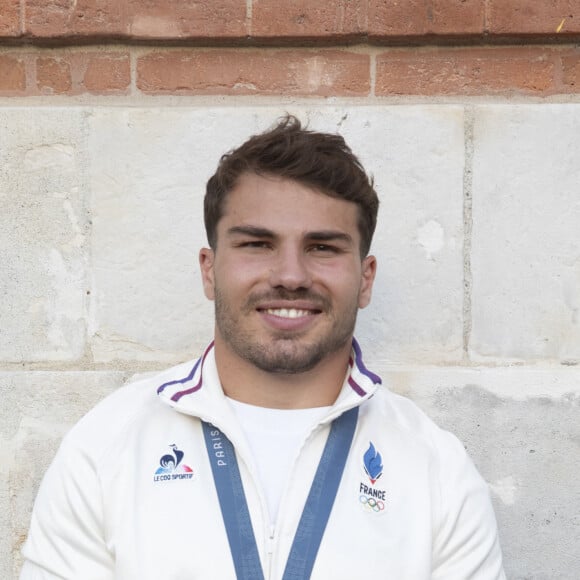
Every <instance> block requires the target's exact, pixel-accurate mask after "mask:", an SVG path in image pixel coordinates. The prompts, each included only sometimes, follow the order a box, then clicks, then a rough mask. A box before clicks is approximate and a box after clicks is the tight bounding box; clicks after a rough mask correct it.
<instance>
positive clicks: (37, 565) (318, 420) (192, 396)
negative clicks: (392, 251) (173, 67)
mask: <svg viewBox="0 0 580 580" xmlns="http://www.w3.org/2000/svg"><path fill="white" fill-rule="evenodd" d="M377 210H378V198H377V194H376V192H375V190H374V188H373V185H372V182H371V181H370V180H369V178H368V177H367V175H366V173H365V171H364V169H363V168H362V166H361V165H360V163H359V161H358V160H357V158H356V157H355V156H354V155H353V153H352V152H351V150H350V149H349V148H348V146H347V145H346V144H345V142H344V140H343V139H342V137H340V136H338V135H330V134H325V133H317V132H314V131H309V130H307V129H304V128H303V127H302V126H301V124H300V123H299V121H298V120H297V119H295V118H294V117H286V118H284V119H282V120H281V121H280V122H279V123H278V124H277V125H276V126H275V127H273V128H272V129H271V130H269V131H267V132H266V133H263V134H260V135H257V136H254V137H252V138H250V139H249V140H248V141H247V142H246V143H244V144H243V145H241V146H240V147H239V148H237V149H235V150H233V151H231V152H230V153H228V154H226V155H224V156H223V157H222V159H221V160H220V163H219V166H218V169H217V171H216V173H215V175H214V176H213V177H212V178H211V179H210V180H209V182H208V184H207V191H206V197H205V226H206V231H207V236H208V241H209V247H208V248H203V249H202V250H201V251H200V266H201V272H202V279H203V286H204V291H205V294H206V296H207V297H208V298H209V299H210V300H213V301H214V303H215V321H216V324H215V338H214V341H213V342H212V343H211V344H210V345H209V346H208V348H207V349H206V351H205V353H204V354H203V356H202V357H200V358H199V359H198V360H195V361H192V362H188V363H185V364H183V365H180V366H178V367H176V368H173V369H170V370H168V371H166V372H165V373H163V374H161V375H159V376H156V377H154V378H148V379H146V380H144V381H141V382H138V383H133V384H131V385H128V386H127V387H125V388H123V389H120V390H119V391H118V392H117V393H115V394H114V395H112V396H111V397H109V398H108V399H106V400H105V401H103V402H102V403H101V404H100V405H99V406H98V407H97V408H95V409H94V410H93V411H91V412H90V413H89V414H88V415H87V416H86V417H84V419H82V420H81V421H80V422H79V424H78V425H77V426H76V427H75V428H74V429H73V430H72V431H71V432H70V433H69V434H68V435H67V436H66V438H65V440H64V441H63V444H62V446H61V449H60V450H59V453H58V454H57V457H56V459H55V461H54V463H53V465H52V466H51V468H50V469H49V471H48V472H47V474H46V476H45V479H44V481H43V484H42V486H41V489H40V492H39V496H38V499H37V502H36V505H35V509H34V513H33V517H32V523H31V531H30V535H29V538H28V540H27V543H26V545H25V548H24V556H25V564H24V567H23V570H22V576H21V578H23V579H26V580H28V579H54V578H66V579H69V578H70V579H75V580H76V579H83V580H85V579H91V578H95V579H97V578H98V579H113V578H116V579H136V578H139V579H140V580H147V579H154V578H155V579H159V578H162V579H164V580H170V579H178V578H179V579H182V578H188V579H193V578H203V579H214V578H215V579H220V580H227V579H230V578H231V579H233V578H238V579H247V580H260V579H293V580H298V579H307V578H313V579H318V580H328V579H330V578H332V579H333V580H340V579H349V580H352V578H359V577H360V578H363V577H364V578H371V577H372V578H385V579H387V578H391V579H396V580H405V579H408V580H423V579H424V580H427V579H448V580H471V579H476V580H497V579H503V578H505V576H504V573H503V570H502V564H501V552H500V548H499V544H498V540H497V531H496V524H495V519H494V515H493V511H492V508H491V505H490V501H489V497H488V492H487V487H486V485H485V483H484V482H483V480H482V479H481V477H480V476H479V474H478V473H477V472H476V470H475V468H474V467H473V465H472V464H471V462H470V461H469V459H468V458H467V456H466V454H465V451H464V449H463V446H462V445H461V444H460V443H459V441H458V440H457V439H456V438H455V437H454V436H453V435H451V434H449V433H447V432H445V431H442V430H441V429H439V428H438V427H437V426H435V425H434V424H433V423H432V422H431V421H430V420H429V419H428V418H427V417H425V416H424V415H423V414H422V413H421V412H420V411H419V410H418V409H417V408H416V407H415V406H414V405H413V404H412V403H411V402H410V401H408V400H407V399H404V398H402V397H399V396H396V395H394V394H392V393H390V392H389V391H388V389H387V388H386V387H385V386H382V385H381V380H380V378H379V377H378V376H377V375H375V374H374V373H372V372H371V371H369V370H368V369H367V368H366V367H365V365H364V364H363V361H362V354H361V351H360V348H359V346H358V344H357V342H356V341H355V340H354V338H353V332H354V326H355V321H356V316H357V312H358V309H359V308H364V307H366V306H367V305H368V304H369V302H370V300H371V291H372V287H373V282H374V279H375V272H376V259H375V258H374V257H373V256H371V255H369V253H368V252H369V248H370V243H371V238H372V235H373V232H374V229H375V224H376V216H377Z"/></svg>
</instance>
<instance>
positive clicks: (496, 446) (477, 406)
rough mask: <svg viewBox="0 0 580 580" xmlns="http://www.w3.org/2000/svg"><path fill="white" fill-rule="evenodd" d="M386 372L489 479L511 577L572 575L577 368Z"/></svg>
mask: <svg viewBox="0 0 580 580" xmlns="http://www.w3.org/2000/svg"><path fill="white" fill-rule="evenodd" d="M383 377H384V379H385V382H386V383H387V384H388V385H390V386H391V387H392V388H393V389H394V390H396V391H398V392H401V393H404V394H406V395H407V396H409V397H410V398H412V399H414V400H415V401H416V402H417V403H418V404H419V405H420V406H421V407H422V408H423V409H424V410H425V411H426V412H427V414H428V415H429V416H430V417H432V418H433V419H434V420H435V421H436V422H437V423H438V424H439V425H440V426H441V427H443V428H446V429H448V430H450V431H452V432H453V433H455V434H456V435H457V436H458V437H459V439H460V440H461V441H462V442H463V443H464V445H465V447H466V448H467V451H468V453H469V455H470V456H471V458H472V459H473V460H474V462H475V464H476V466H477V467H478V469H479V471H480V472H481V474H482V475H483V477H484V478H485V479H486V481H487V482H488V483H489V486H490V490H491V495H492V500H493V501H494V504H495V510H496V516H497V519H498V526H499V532H500V539H501V543H502V549H503V552H504V561H505V568H506V574H507V577H508V578H510V579H514V580H527V579H530V578H534V579H536V578H537V579H542V580H543V579H546V580H547V579H548V578H550V579H552V578H561V579H568V578H575V577H576V576H577V573H578V563H579V560H578V538H579V537H580V517H579V514H580V496H579V495H578V476H579V473H578V461H577V458H578V457H579V455H580V423H579V422H578V416H579V414H580V372H579V371H578V369H577V368H575V367H569V368H562V369H557V368H555V369H550V370H548V369H540V370H535V369H521V368H507V369H506V368H493V369H483V368H482V369H458V368H449V369H436V368H431V369H426V368H424V369H417V368H415V369H408V370H402V371H398V372H394V371H392V370H391V371H388V370H387V369H385V372H384V374H383Z"/></svg>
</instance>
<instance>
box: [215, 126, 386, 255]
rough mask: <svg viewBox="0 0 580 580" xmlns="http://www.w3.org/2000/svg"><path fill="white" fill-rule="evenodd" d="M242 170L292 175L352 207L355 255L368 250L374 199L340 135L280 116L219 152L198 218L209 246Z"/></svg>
mask: <svg viewBox="0 0 580 580" xmlns="http://www.w3.org/2000/svg"><path fill="white" fill-rule="evenodd" d="M246 173H256V174H258V175H273V176H276V177H282V178H285V179H293V180H294V181H297V182H299V183H301V184H303V185H307V186H309V187H312V188H314V189H316V190H318V191H320V192H322V193H324V194H326V195H329V196H331V197H337V198H340V199H344V200H346V201H351V202H353V203H355V204H356V205H357V206H358V228H359V232H360V238H361V247H360V253H361V257H365V256H366V255H367V254H368V251H369V248H370V245H371V240H372V237H373V233H374V231H375V226H376V223H377V212H378V208H379V199H378V196H377V193H376V191H375V190H374V186H373V180H372V178H370V177H369V176H367V174H366V172H365V170H364V168H363V166H362V165H361V163H360V161H359V160H358V159H357V157H356V156H355V155H354V154H353V152H352V151H351V149H350V147H349V146H348V145H347V144H346V143H345V141H344V139H343V138H342V137H341V136H340V135H333V134H330V133H319V132H315V131H310V130H308V129H307V128H303V127H302V125H301V123H300V121H299V120H298V119H297V118H296V117H294V116H292V115H286V116H285V117H283V118H282V119H280V120H279V122H278V123H277V124H276V125H275V126H274V127H272V128H271V129H270V130H268V131H266V132H265V133H261V134H259V135H254V136H253V137H250V139H248V140H247V141H246V142H245V143H244V144H242V145H240V147H238V148H237V149H233V150H232V151H230V152H228V153H226V154H225V155H223V156H222V157H221V159H220V162H219V164H218V168H217V170H216V172H215V174H214V175H213V176H212V177H211V178H210V179H209V181H208V182H207V186H206V193H205V199H204V220H205V229H206V233H207V239H208V242H209V245H210V246H211V247H212V248H214V249H215V247H216V245H217V224H218V222H219V220H220V219H221V217H222V215H223V211H224V204H225V200H226V198H227V195H228V193H229V192H230V191H231V190H232V189H233V188H234V187H235V186H236V183H237V182H238V180H239V178H240V177H241V176H242V175H244V174H246Z"/></svg>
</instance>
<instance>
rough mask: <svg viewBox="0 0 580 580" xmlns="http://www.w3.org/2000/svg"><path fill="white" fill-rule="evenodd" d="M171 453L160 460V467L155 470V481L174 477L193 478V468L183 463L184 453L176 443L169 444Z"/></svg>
mask: <svg viewBox="0 0 580 580" xmlns="http://www.w3.org/2000/svg"><path fill="white" fill-rule="evenodd" d="M169 447H170V448H171V449H172V452H171V453H167V454H166V455H163V456H162V457H161V459H160V460H159V467H158V468H157V470H156V471H155V476H154V478H153V481H169V480H172V479H191V478H192V477H193V469H191V467H189V465H185V463H182V460H183V456H184V453H183V451H181V450H180V449H178V448H177V445H175V444H174V443H173V444H171V445H170V446H169Z"/></svg>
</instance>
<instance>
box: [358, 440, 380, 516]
mask: <svg viewBox="0 0 580 580" xmlns="http://www.w3.org/2000/svg"><path fill="white" fill-rule="evenodd" d="M362 459H363V460H362V463H363V468H364V472H365V474H366V476H367V478H368V480H365V481H361V482H360V483H359V487H358V494H359V496H358V501H359V504H360V506H361V507H362V509H364V510H365V511H366V512H368V513H369V514H371V513H375V514H380V513H385V509H386V507H387V491H386V490H385V489H381V488H380V487H378V486H375V483H376V482H377V480H378V479H379V478H380V477H381V475H383V458H382V457H381V454H380V453H379V452H378V451H377V449H376V448H375V446H374V445H373V443H372V441H369V448H368V449H367V450H366V451H365V453H364V454H363V458H362ZM369 482H370V484H369Z"/></svg>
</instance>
